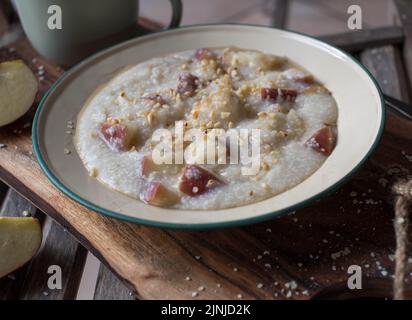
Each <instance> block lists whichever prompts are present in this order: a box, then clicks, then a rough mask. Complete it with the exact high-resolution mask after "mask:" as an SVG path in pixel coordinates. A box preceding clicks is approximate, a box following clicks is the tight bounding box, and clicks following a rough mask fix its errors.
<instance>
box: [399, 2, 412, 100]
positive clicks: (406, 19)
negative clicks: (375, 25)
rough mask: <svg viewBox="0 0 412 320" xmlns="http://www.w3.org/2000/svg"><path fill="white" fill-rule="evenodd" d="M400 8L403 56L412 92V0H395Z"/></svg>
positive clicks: (411, 91)
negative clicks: (403, 36) (403, 39)
mask: <svg viewBox="0 0 412 320" xmlns="http://www.w3.org/2000/svg"><path fill="white" fill-rule="evenodd" d="M395 5H396V7H397V9H398V14H399V20H400V21H401V24H402V27H403V30H404V33H405V41H404V44H403V58H404V59H405V66H406V70H407V74H408V78H409V91H410V93H412V1H411V0H395Z"/></svg>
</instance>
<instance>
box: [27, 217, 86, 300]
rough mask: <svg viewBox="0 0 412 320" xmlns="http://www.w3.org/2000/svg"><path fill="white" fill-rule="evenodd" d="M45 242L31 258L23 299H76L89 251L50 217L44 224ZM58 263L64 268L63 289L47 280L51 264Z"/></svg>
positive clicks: (62, 269)
mask: <svg viewBox="0 0 412 320" xmlns="http://www.w3.org/2000/svg"><path fill="white" fill-rule="evenodd" d="M43 237H44V241H43V246H42V248H41V250H40V252H39V254H38V255H37V256H36V257H35V258H34V259H33V260H32V261H31V263H30V265H29V268H28V272H27V275H26V277H25V281H24V284H23V287H22V289H21V292H20V296H19V298H20V299H25V300H62V299H74V298H75V297H76V294H77V288H78V286H79V283H80V278H81V275H82V271H83V266H84V262H85V259H86V255H87V251H86V249H84V248H83V247H82V246H81V245H79V244H78V242H77V241H76V240H75V239H74V238H73V237H72V236H71V235H70V234H69V233H68V232H66V231H65V230H64V229H63V228H62V227H61V226H60V225H58V224H57V223H56V222H55V221H53V220H52V219H51V218H48V217H47V218H46V222H45V225H44V227H43ZM52 265H56V266H59V267H60V268H61V271H62V289H54V290H51V289H50V288H49V287H48V284H47V281H48V279H49V277H50V275H51V274H49V273H48V268H49V267H50V266H52Z"/></svg>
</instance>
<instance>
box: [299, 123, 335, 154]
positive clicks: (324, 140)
mask: <svg viewBox="0 0 412 320" xmlns="http://www.w3.org/2000/svg"><path fill="white" fill-rule="evenodd" d="M306 146H308V147H310V148H312V149H313V150H315V151H317V152H320V153H323V154H324V155H325V156H329V155H330V154H331V153H332V151H333V148H334V147H335V135H334V133H333V130H332V128H331V126H325V127H323V128H322V129H320V130H319V131H317V132H316V133H315V134H314V135H313V136H312V137H311V138H310V139H309V140H308V141H307V142H306Z"/></svg>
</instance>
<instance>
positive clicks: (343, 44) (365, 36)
mask: <svg viewBox="0 0 412 320" xmlns="http://www.w3.org/2000/svg"><path fill="white" fill-rule="evenodd" d="M404 38H405V34H404V30H403V28H402V27H396V26H393V27H381V28H374V29H369V30H356V31H350V32H344V33H340V34H333V35H327V36H322V37H320V39H321V40H323V41H325V42H328V43H330V44H331V45H334V46H336V47H339V48H341V49H343V50H345V51H349V52H357V51H361V50H364V49H367V48H372V47H379V46H387V45H400V44H402V43H403V41H404Z"/></svg>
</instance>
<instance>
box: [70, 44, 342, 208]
mask: <svg viewBox="0 0 412 320" xmlns="http://www.w3.org/2000/svg"><path fill="white" fill-rule="evenodd" d="M337 116H338V114H337V106H336V103H335V100H334V98H333V96H332V95H331V93H330V92H329V91H328V90H327V89H326V88H325V87H324V86H322V85H321V84H320V83H319V82H317V81H316V80H315V78H314V77H313V76H312V75H311V74H309V73H307V72H306V71H305V70H303V69H302V68H300V67H298V66H296V65H295V64H293V63H292V62H290V61H288V59H287V58H283V57H277V56H274V55H269V54H264V53H261V52H257V51H251V50H243V49H237V48H225V49H198V50H196V51H185V52H179V53H176V54H171V55H168V56H164V57H159V58H154V59H151V60H148V61H146V62H144V63H141V64H138V65H136V66H133V67H130V68H128V69H127V70H126V71H123V72H122V73H120V74H119V75H117V76H116V77H115V78H114V79H113V80H111V81H110V82H109V83H108V84H106V85H105V86H104V87H103V88H101V89H99V90H98V92H97V93H95V94H94V96H93V97H91V98H90V99H89V101H88V102H87V103H86V105H85V106H84V108H83V109H82V112H81V113H80V115H79V117H78V121H77V128H76V137H75V143H76V149H77V151H78V153H79V155H80V157H81V159H82V160H83V162H84V165H85V167H86V169H87V170H88V172H89V174H90V175H91V176H92V177H95V178H97V179H98V180H99V181H100V182H102V183H103V184H105V185H107V186H108V187H110V188H112V189H114V190H117V191H119V192H122V193H125V194H127V195H129V196H131V197H133V198H137V199H140V200H142V201H144V202H146V203H148V204H151V205H155V206H161V207H167V208H180V209H222V208H229V207H236V206H240V205H244V204H247V203H252V202H256V201H260V200H263V199H266V198H269V197H272V196H274V195H276V194H279V193H281V192H284V191H286V190H288V189H290V188H292V187H294V186H295V185H297V184H299V183H300V182H302V181H303V180H305V179H306V178H308V177H309V176H310V175H311V174H313V173H314V172H315V171H316V170H317V169H318V168H319V167H320V166H321V165H322V164H323V162H324V161H325V160H326V158H327V157H328V156H329V155H330V154H331V152H332V151H333V148H334V146H335V140H336V138H335V137H336V132H337V128H336V122H337ZM178 123H180V124H182V128H183V129H182V130H183V131H184V132H185V131H187V130H190V129H193V128H198V129H199V130H201V132H202V134H203V138H202V139H204V140H207V139H208V137H209V136H210V135H211V134H212V133H213V132H215V131H216V130H224V131H226V132H227V131H230V130H240V129H249V130H251V129H259V133H260V134H259V140H257V141H258V145H259V154H258V156H259V167H258V170H257V172H256V173H255V174H253V175H250V174H249V175H245V174H244V173H243V171H242V168H243V167H244V166H243V165H242V164H241V163H230V161H229V160H228V159H229V157H230V156H231V154H230V153H231V152H232V149H230V148H228V149H227V150H226V152H225V153H223V154H222V153H221V152H220V153H219V152H216V163H211V164H204V163H205V159H204V156H203V153H201V152H197V150H198V149H199V148H200V146H203V145H202V144H200V143H199V141H198V140H194V141H192V142H191V141H186V140H184V141H181V138H180V137H178V136H177V135H176V133H175V132H176V126H177V124H178ZM158 129H164V131H165V130H167V131H169V132H170V133H171V137H172V140H171V142H172V149H171V150H172V154H173V156H174V158H173V159H177V157H178V156H177V155H176V154H174V152H175V151H174V150H175V149H174V147H175V146H176V145H181V146H182V147H183V149H184V151H185V154H186V153H187V155H188V157H187V158H186V157H184V158H183V163H179V162H177V161H174V162H173V163H172V164H160V163H158V162H157V161H155V160H154V158H153V150H155V149H156V147H157V144H159V143H160V142H159V141H155V140H154V139H152V138H153V133H155V132H156V130H158ZM239 140H241V138H239ZM238 142H239V145H241V144H242V143H244V144H245V143H246V144H247V145H249V144H251V143H252V142H251V141H250V140H249V139H246V141H238ZM254 142H256V141H254ZM224 144H227V142H224ZM216 148H217V149H218V148H219V143H217V145H216ZM232 153H233V152H232ZM199 154H200V155H201V156H199ZM232 155H233V154H232ZM222 157H223V158H225V159H221V158H222ZM226 158H227V159H226ZM230 159H232V158H230ZM189 160H190V161H189ZM225 160H227V161H226V163H224V162H225Z"/></svg>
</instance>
